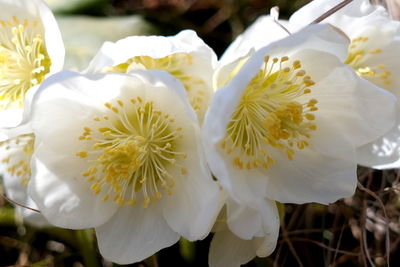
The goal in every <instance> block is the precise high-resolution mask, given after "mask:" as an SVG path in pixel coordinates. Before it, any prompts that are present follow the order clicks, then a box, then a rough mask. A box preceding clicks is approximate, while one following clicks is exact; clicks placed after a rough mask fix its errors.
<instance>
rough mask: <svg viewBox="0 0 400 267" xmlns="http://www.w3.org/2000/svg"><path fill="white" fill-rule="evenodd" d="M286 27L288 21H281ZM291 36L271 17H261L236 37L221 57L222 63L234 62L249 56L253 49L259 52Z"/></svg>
mask: <svg viewBox="0 0 400 267" xmlns="http://www.w3.org/2000/svg"><path fill="white" fill-rule="evenodd" d="M279 23H281V24H282V25H283V26H286V24H287V22H286V21H279ZM287 36H289V33H287V32H286V31H285V30H284V29H282V27H280V26H279V25H278V24H277V23H276V22H275V21H274V20H273V19H272V18H271V16H261V17H259V18H258V19H257V20H256V21H255V22H254V23H253V24H252V25H250V26H249V27H248V28H247V29H246V31H245V32H244V33H242V34H241V35H239V36H238V37H236V39H235V40H234V41H233V42H232V43H231V44H230V45H229V47H228V48H227V49H226V50H225V52H224V54H223V55H222V56H221V59H220V61H221V62H232V61H233V60H236V59H237V58H239V57H242V56H245V55H246V54H248V51H249V50H251V49H252V48H253V49H255V50H258V49H260V48H262V47H264V46H266V45H269V44H270V43H272V42H274V41H278V40H280V39H282V38H285V37H287Z"/></svg>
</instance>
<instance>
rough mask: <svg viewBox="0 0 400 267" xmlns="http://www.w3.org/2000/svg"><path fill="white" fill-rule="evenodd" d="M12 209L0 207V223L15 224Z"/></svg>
mask: <svg viewBox="0 0 400 267" xmlns="http://www.w3.org/2000/svg"><path fill="white" fill-rule="evenodd" d="M15 223H16V222H15V216H14V209H12V208H6V207H2V208H0V225H2V226H15Z"/></svg>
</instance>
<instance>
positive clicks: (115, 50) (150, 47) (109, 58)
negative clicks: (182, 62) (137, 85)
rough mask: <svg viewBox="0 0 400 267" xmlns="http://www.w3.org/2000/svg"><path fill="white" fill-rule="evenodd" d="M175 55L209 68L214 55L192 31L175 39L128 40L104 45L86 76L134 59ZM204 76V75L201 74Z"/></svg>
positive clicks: (136, 38) (159, 37) (213, 60)
mask: <svg viewBox="0 0 400 267" xmlns="http://www.w3.org/2000/svg"><path fill="white" fill-rule="evenodd" d="M175 53H189V54H192V53H193V54H194V55H196V56H197V57H199V59H200V60H202V61H204V62H206V63H207V64H210V63H211V65H212V66H213V65H214V64H215V63H216V55H215V53H214V52H213V51H212V49H211V48H210V47H208V46H207V45H206V44H205V43H204V42H203V41H202V40H201V39H200V38H199V37H198V36H197V35H196V33H195V32H194V31H191V30H185V31H182V32H180V33H179V34H177V35H175V36H170V37H163V36H131V37H127V38H125V39H121V40H119V41H117V42H116V43H111V42H106V43H104V45H103V46H102V47H101V48H100V50H99V52H98V53H97V55H96V56H95V57H94V58H93V60H92V62H91V63H90V64H89V67H88V69H87V70H86V72H98V71H100V70H102V69H103V68H104V67H109V66H115V65H118V64H121V63H124V62H126V61H127V60H128V59H130V58H132V57H135V56H150V57H152V58H163V57H166V56H169V55H172V54H175ZM205 72H207V71H205Z"/></svg>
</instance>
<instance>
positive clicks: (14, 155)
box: [0, 134, 48, 227]
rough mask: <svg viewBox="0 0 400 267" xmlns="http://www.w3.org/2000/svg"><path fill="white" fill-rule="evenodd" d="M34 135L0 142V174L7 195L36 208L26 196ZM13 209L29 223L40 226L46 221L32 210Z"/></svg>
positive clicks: (17, 201) (25, 135)
mask: <svg viewBox="0 0 400 267" xmlns="http://www.w3.org/2000/svg"><path fill="white" fill-rule="evenodd" d="M33 144H34V136H33V135H32V134H24V135H20V136H17V137H15V138H11V139H8V140H6V141H3V142H0V175H1V177H2V178H3V182H4V189H5V191H6V194H7V197H8V198H10V199H11V200H12V201H14V202H16V203H18V204H21V205H24V206H26V207H29V208H32V209H37V206H36V204H35V203H34V202H33V200H32V199H31V198H30V197H29V196H28V192H27V191H28V182H29V180H30V178H31V168H30V161H31V157H32V153H33ZM14 208H15V211H16V212H17V213H18V214H20V215H22V218H23V219H24V220H25V221H26V222H27V223H29V224H32V225H35V226H38V227H42V226H47V225H48V223H47V221H46V219H44V217H43V216H42V215H41V214H40V213H38V212H35V211H33V210H30V209H27V208H23V207H21V206H15V207H14Z"/></svg>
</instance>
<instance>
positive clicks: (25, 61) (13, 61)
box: [0, 16, 51, 108]
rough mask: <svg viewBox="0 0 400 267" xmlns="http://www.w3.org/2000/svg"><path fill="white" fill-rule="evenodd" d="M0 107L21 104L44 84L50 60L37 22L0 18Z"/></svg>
mask: <svg viewBox="0 0 400 267" xmlns="http://www.w3.org/2000/svg"><path fill="white" fill-rule="evenodd" d="M0 25H1V26H0V27H1V29H0V108H8V107H10V106H14V107H18V108H20V107H22V106H23V101H24V98H25V93H26V92H27V91H28V89H29V88H31V87H32V86H34V85H36V84H38V83H41V82H42V81H43V79H44V76H45V75H46V74H47V73H48V72H49V70H50V65H51V61H50V58H49V56H48V54H47V52H46V47H45V44H44V41H43V37H42V35H41V34H40V33H41V29H40V27H39V26H38V22H36V21H35V22H30V21H29V20H27V19H26V20H24V22H20V21H19V20H18V18H17V17H15V16H14V17H13V18H12V19H11V20H10V21H2V20H0Z"/></svg>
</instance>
